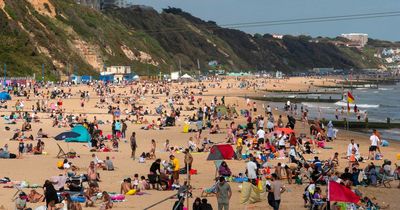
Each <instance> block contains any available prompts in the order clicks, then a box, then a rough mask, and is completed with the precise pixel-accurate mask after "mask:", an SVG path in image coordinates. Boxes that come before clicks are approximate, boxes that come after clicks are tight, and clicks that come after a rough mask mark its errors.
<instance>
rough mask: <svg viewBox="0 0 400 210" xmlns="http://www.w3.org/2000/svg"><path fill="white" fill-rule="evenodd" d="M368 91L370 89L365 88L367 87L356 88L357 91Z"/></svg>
mask: <svg viewBox="0 0 400 210" xmlns="http://www.w3.org/2000/svg"><path fill="white" fill-rule="evenodd" d="M368 89H370V88H365V87H362V88H361V87H360V88H356V90H368Z"/></svg>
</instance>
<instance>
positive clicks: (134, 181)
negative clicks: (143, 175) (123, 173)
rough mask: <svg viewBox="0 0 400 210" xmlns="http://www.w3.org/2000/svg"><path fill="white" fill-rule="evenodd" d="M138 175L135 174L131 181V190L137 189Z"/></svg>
mask: <svg viewBox="0 0 400 210" xmlns="http://www.w3.org/2000/svg"><path fill="white" fill-rule="evenodd" d="M138 186H139V174H135V175H134V177H133V180H132V188H133V189H136V190H137V189H139V187H138Z"/></svg>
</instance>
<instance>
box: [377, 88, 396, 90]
mask: <svg viewBox="0 0 400 210" xmlns="http://www.w3.org/2000/svg"><path fill="white" fill-rule="evenodd" d="M378 90H394V89H393V88H378Z"/></svg>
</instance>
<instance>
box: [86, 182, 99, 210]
mask: <svg viewBox="0 0 400 210" xmlns="http://www.w3.org/2000/svg"><path fill="white" fill-rule="evenodd" d="M98 192H99V188H98V187H97V186H96V185H95V184H94V183H91V184H90V185H89V188H88V189H86V191H85V197H86V204H85V206H86V207H94V204H95V202H96V200H97V193H98Z"/></svg>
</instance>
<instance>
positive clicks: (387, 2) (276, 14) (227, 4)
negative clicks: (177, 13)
mask: <svg viewBox="0 0 400 210" xmlns="http://www.w3.org/2000/svg"><path fill="white" fill-rule="evenodd" d="M134 2H135V4H143V5H149V6H152V7H154V8H155V9H157V10H160V9H162V8H166V7H168V6H171V7H178V8H181V9H183V10H185V11H187V12H189V13H191V14H192V15H194V16H197V17H200V18H202V19H204V20H213V21H215V22H217V23H218V24H219V25H224V24H231V23H233V24H236V23H243V22H257V21H273V20H287V19H298V18H310V17H311V18H312V17H327V16H338V15H354V14H366V13H377V12H393V11H399V12H400V0H135V1H134ZM240 30H244V31H246V32H248V33H281V34H292V35H299V34H306V35H311V36H331V37H335V36H337V35H338V34H341V33H350V32H359V33H367V34H369V36H370V37H372V38H379V39H386V40H392V41H400V16H394V17H383V18H375V19H361V20H346V21H336V22H322V23H306V24H294V25H279V26H260V27H251V28H240Z"/></svg>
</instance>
